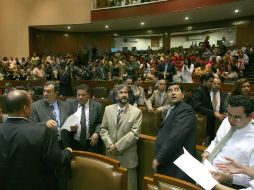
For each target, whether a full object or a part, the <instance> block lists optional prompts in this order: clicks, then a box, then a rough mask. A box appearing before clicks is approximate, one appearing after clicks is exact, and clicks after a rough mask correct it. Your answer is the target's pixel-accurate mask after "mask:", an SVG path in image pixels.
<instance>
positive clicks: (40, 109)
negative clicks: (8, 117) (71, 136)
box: [30, 100, 70, 147]
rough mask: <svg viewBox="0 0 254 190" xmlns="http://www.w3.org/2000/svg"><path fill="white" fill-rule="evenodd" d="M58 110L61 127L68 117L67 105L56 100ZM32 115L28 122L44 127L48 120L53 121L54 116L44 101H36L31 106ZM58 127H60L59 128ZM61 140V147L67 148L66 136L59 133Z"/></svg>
mask: <svg viewBox="0 0 254 190" xmlns="http://www.w3.org/2000/svg"><path fill="white" fill-rule="evenodd" d="M57 104H58V109H59V113H60V125H61V126H62V125H63V124H64V122H65V121H66V119H67V118H68V116H69V115H70V111H69V107H68V104H66V103H65V102H63V101H60V100H57ZM32 108H33V110H32V115H31V117H30V121H33V122H35V123H39V124H43V125H46V123H47V121H48V120H50V119H53V120H55V116H54V114H53V113H52V110H51V108H50V106H49V104H48V103H46V102H45V101H44V100H38V101H36V102H34V103H33V104H32ZM61 126H60V127H61ZM61 138H62V141H63V147H67V141H68V140H67V134H66V133H63V131H61Z"/></svg>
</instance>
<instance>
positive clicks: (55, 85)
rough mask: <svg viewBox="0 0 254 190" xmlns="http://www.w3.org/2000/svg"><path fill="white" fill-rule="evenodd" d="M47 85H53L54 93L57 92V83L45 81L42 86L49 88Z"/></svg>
mask: <svg viewBox="0 0 254 190" xmlns="http://www.w3.org/2000/svg"><path fill="white" fill-rule="evenodd" d="M49 85H53V86H54V91H55V92H59V84H58V82H55V81H47V82H46V83H44V86H49Z"/></svg>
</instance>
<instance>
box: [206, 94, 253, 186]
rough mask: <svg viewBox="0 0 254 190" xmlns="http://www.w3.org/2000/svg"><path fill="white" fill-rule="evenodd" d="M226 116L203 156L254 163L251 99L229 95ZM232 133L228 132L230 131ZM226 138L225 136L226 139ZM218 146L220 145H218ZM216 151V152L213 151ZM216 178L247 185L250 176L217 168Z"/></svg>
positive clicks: (216, 160) (213, 160)
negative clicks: (225, 171) (231, 173)
mask: <svg viewBox="0 0 254 190" xmlns="http://www.w3.org/2000/svg"><path fill="white" fill-rule="evenodd" d="M227 112H228V117H227V118H225V119H224V120H223V122H222V124H221V125H220V128H219V130H218V132H217V134H216V137H215V139H214V140H213V141H212V142H211V144H210V145H209V147H208V148H207V149H206V150H205V152H204V153H203V154H202V157H203V159H209V160H210V162H211V163H212V164H213V165H214V166H215V167H216V163H222V162H226V160H225V157H230V158H232V159H235V160H239V161H240V164H243V165H247V166H250V167H253V166H254V154H253V152H254V146H252V145H253V144H254V126H253V122H254V120H253V119H252V117H253V114H254V101H253V100H251V99H249V98H248V97H246V96H242V95H237V96H232V97H231V98H230V99H229V104H228V108H227ZM230 133H231V136H229V134H230ZM226 138H227V140H226ZM218 147H219V148H218ZM215 152H216V153H215ZM216 176H217V178H216V179H217V180H218V181H219V182H221V183H228V184H233V185H239V186H242V187H249V186H250V185H249V182H250V181H251V177H249V176H247V175H244V174H233V175H230V174H229V173H224V172H223V171H220V170H219V168H218V172H216Z"/></svg>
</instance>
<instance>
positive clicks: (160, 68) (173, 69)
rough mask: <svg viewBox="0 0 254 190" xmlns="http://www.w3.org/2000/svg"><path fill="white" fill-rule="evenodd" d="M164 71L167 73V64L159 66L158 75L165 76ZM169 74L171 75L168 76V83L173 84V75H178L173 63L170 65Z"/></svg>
mask: <svg viewBox="0 0 254 190" xmlns="http://www.w3.org/2000/svg"><path fill="white" fill-rule="evenodd" d="M164 71H165V63H160V64H159V65H158V74H159V75H163V73H164ZM167 73H169V75H168V76H167V78H166V79H167V80H168V81H170V82H172V81H173V75H175V74H176V68H175V66H174V65H173V63H169V64H168V68H167Z"/></svg>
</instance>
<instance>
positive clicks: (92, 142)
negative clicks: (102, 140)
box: [89, 133, 99, 146]
mask: <svg viewBox="0 0 254 190" xmlns="http://www.w3.org/2000/svg"><path fill="white" fill-rule="evenodd" d="M98 139H99V134H98V133H94V134H93V135H92V136H91V137H90V138H89V140H90V145H91V146H95V145H96V144H97V143H98Z"/></svg>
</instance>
